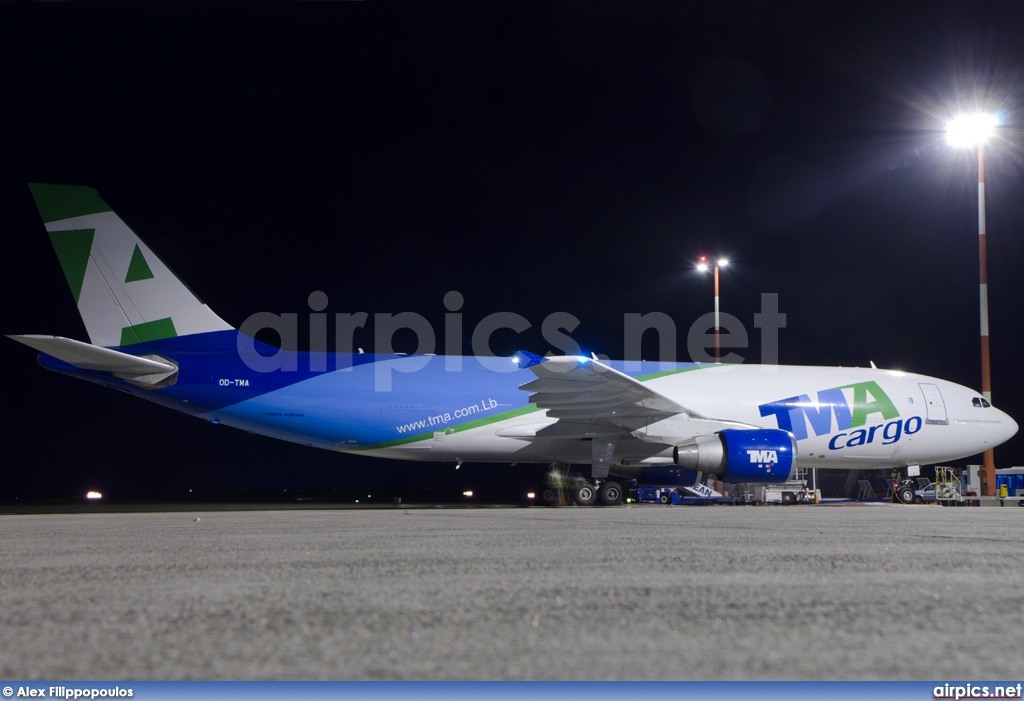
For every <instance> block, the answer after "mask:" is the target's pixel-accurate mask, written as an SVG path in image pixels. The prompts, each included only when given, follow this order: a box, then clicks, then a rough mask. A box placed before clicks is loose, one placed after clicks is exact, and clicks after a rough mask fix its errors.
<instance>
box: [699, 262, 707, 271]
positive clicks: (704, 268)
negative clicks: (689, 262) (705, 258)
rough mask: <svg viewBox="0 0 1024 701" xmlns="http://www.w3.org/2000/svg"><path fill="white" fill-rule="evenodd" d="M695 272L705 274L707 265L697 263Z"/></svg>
mask: <svg viewBox="0 0 1024 701" xmlns="http://www.w3.org/2000/svg"><path fill="white" fill-rule="evenodd" d="M697 270H699V271H701V272H702V273H706V272H707V271H708V264H707V263H697Z"/></svg>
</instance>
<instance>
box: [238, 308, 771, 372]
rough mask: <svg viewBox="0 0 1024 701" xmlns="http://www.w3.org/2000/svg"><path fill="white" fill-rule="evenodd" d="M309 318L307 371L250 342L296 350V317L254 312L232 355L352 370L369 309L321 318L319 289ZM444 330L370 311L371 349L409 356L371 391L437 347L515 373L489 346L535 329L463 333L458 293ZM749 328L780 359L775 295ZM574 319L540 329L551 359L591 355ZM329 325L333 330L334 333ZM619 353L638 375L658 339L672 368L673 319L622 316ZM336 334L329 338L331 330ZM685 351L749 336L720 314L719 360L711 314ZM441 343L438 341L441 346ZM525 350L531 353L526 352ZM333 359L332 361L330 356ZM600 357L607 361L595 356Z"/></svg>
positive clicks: (482, 326) (722, 358)
mask: <svg viewBox="0 0 1024 701" xmlns="http://www.w3.org/2000/svg"><path fill="white" fill-rule="evenodd" d="M307 302H308V305H309V309H310V313H309V315H308V316H309V319H308V326H309V349H310V351H311V352H310V353H309V354H308V355H307V356H305V357H307V358H308V361H307V362H308V363H309V367H308V368H300V367H299V358H300V354H297V353H293V352H288V351H286V350H278V351H276V352H274V353H270V354H264V353H261V352H260V350H259V349H260V345H259V344H258V343H257V342H256V341H255V339H256V337H257V335H258V334H261V333H263V332H266V331H271V332H273V333H275V334H276V335H277V336H278V338H279V339H280V346H281V348H285V349H288V348H297V347H298V345H299V314H297V313H282V314H275V313H272V312H257V313H255V314H252V315H250V316H249V317H248V318H247V319H246V320H245V321H244V322H243V323H242V325H241V326H240V327H239V331H240V332H241V333H239V334H238V336H237V339H238V340H237V350H238V354H239V356H240V358H241V359H242V361H243V362H244V363H245V365H246V366H247V367H248V368H249V369H250V370H253V371H255V372H258V373H270V372H297V371H299V370H303V371H305V370H309V371H311V372H328V371H331V370H340V371H345V370H351V369H352V367H353V364H352V362H351V360H350V358H351V355H352V354H353V353H360V352H361V349H359V348H358V347H357V346H356V344H355V336H356V333H357V331H358V330H366V329H367V325H368V324H370V323H371V322H370V320H371V317H370V315H369V314H368V313H367V312H354V313H353V312H343V313H335V314H334V315H333V316H332V315H329V314H327V313H326V309H327V307H328V302H329V300H328V297H327V295H326V294H325V293H324V292H321V291H315V292H313V293H311V294H310V295H309V298H308V300H307ZM443 304H444V309H445V313H444V328H443V330H442V331H441V333H438V332H437V331H436V330H435V329H434V327H433V326H432V325H431V323H430V322H429V321H428V320H427V318H426V317H424V316H423V315H421V314H418V313H416V312H401V313H398V314H390V313H375V314H374V315H373V317H372V330H373V350H374V352H375V353H377V354H380V355H408V358H406V359H404V360H403V362H402V363H401V364H400V365H395V364H390V365H389V364H380V363H378V364H377V365H378V366H379V367H378V368H377V369H376V372H378V373H379V374H380V377H379V378H377V380H376V381H375V386H376V389H378V390H385V391H386V390H389V389H390V388H391V375H392V373H394V372H415V371H417V370H419V369H422V368H423V367H425V366H426V365H427V364H428V363H429V362H430V360H431V356H433V355H436V354H437V353H438V350H439V346H440V350H441V352H442V355H444V370H445V372H459V371H461V370H462V369H463V365H464V363H466V362H477V363H479V364H480V365H481V366H483V367H484V368H486V369H488V370H491V371H492V372H514V371H515V370H517V369H518V366H517V365H516V364H515V363H513V362H510V359H509V358H508V357H501V356H497V355H496V354H495V353H494V352H493V349H492V339H493V337H494V336H495V334H498V333H503V334H507V333H508V332H509V331H511V332H512V333H514V334H516V335H520V334H523V333H525V332H527V331H528V330H531V329H535V328H537V327H536V325H535V324H534V322H532V321H531V320H530V319H528V318H526V317H525V316H523V315H522V314H517V313H516V312H508V311H502V312H495V313H492V314H488V315H487V316H485V317H483V318H482V319H480V320H479V321H478V322H477V323H476V324H475V325H474V326H473V327H472V329H467V328H466V323H465V319H464V318H463V316H464V315H463V314H462V313H461V310H462V307H463V305H464V304H465V298H464V297H463V295H462V294H461V293H460V292H458V291H457V290H452V291H450V292H448V293H447V294H446V295H445V296H444V300H443ZM752 321H753V328H754V329H755V330H756V332H757V334H758V337H759V340H760V356H761V363H762V364H763V365H776V364H778V362H779V331H780V330H781V329H784V328H785V327H786V315H785V314H783V313H781V312H780V311H779V295H778V293H775V292H771V293H768V292H766V293H762V294H761V310H760V311H759V312H757V313H755V314H754V315H753V320H752ZM580 323H581V322H580V319H579V317H577V316H575V315H574V314H571V313H569V312H563V311H560V312H553V313H551V314H548V315H547V316H545V317H544V319H543V320H542V321H541V323H540V324H539V328H540V331H541V336H542V337H543V339H544V342H545V343H547V344H548V345H549V346H550V347H552V348H554V349H555V352H554V353H549V355H588V354H587V353H585V352H584V350H583V349H582V348H581V347H580V344H579V343H578V342H577V341H576V340H575V339H574V338H573V336H572V334H573V332H575V331H577V329H578V328H579V326H580ZM332 326H333V328H331V327H332ZM621 328H622V333H623V336H622V338H623V346H622V347H623V351H624V353H623V355H624V356H625V358H626V359H627V360H626V361H625V369H626V371H627V372H628V371H630V370H639V369H640V367H641V366H640V360H638V358H640V357H641V355H642V353H641V348H642V345H643V342H644V340H645V338H646V339H648V340H649V339H651V338H652V337H653V338H656V339H657V346H658V354H657V356H656V357H654V358H648V359H650V360H658V361H662V362H669V363H674V362H677V361H678V360H680V358H679V356H678V339H679V338H680V333H679V329H678V327H677V325H676V322H675V321H674V320H673V319H672V317H670V316H669V315H668V314H665V313H664V312H647V313H639V312H636V313H626V314H623V319H622V327H621ZM332 330H333V334H332V333H330V331H332ZM399 334H401V335H403V336H404V337H406V338H407V337H408V336H409V334H412V335H413V336H414V337H415V339H416V347H415V350H413V351H412V352H411V353H408V354H401V353H396V350H395V348H394V344H395V338H396V336H397V335H399ZM685 338H686V352H687V355H688V356H689V357H688V358H686V359H684V360H688V361H690V362H695V363H716V362H720V363H722V364H723V365H737V364H741V363H743V362H744V361H745V359H746V358H745V357H744V356H743V355H741V354H740V353H738V352H736V351H741V350H746V349H749V348H750V347H751V345H750V338H751V334H750V333H749V332H748V329H747V326H746V325H745V324H744V323H743V321H742V320H740V319H739V318H738V317H736V316H734V315H732V314H726V313H720V314H719V333H718V334H717V340H718V349H719V351H720V355H719V357H717V358H716V357H715V348H716V334H715V314H714V313H713V312H709V313H707V314H704V315H702V316H700V317H698V318H697V319H696V320H694V322H693V323H692V324H691V325H690V327H689V329H688V330H687V331H686V336H685ZM439 339H440V340H441V343H440V344H439V342H438V341H439ZM467 339H468V340H469V345H470V348H471V355H469V356H464V355H463V349H464V348H465V341H466V340H467ZM527 350H529V349H527ZM332 358H333V359H334V361H333V363H332V361H331V359H332ZM598 358H600V359H605V360H606V359H607V357H606V356H601V355H599V356H598Z"/></svg>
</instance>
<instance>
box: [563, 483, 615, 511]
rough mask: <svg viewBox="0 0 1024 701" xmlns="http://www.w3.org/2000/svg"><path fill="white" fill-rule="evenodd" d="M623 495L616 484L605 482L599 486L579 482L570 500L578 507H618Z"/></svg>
mask: <svg viewBox="0 0 1024 701" xmlns="http://www.w3.org/2000/svg"><path fill="white" fill-rule="evenodd" d="M623 498H624V493H623V489H622V485H621V484H619V483H618V482H611V481H605V482H602V483H601V484H600V485H599V486H594V485H593V484H591V483H590V482H581V483H580V484H579V485H577V486H576V488H575V489H573V492H572V500H573V502H574V503H576V504H578V505H580V506H593V505H594V504H600V505H601V506H618V505H619V504H621V503H622V501H623Z"/></svg>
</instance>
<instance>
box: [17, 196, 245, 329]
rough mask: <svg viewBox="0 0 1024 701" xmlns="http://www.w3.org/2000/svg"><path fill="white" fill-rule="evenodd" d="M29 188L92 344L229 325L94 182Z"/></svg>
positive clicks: (221, 327)
mask: <svg viewBox="0 0 1024 701" xmlns="http://www.w3.org/2000/svg"><path fill="white" fill-rule="evenodd" d="M29 189H31V190H32V197H33V198H34V199H35V201H36V207H37V208H38V209H39V214H40V216H42V218H43V222H44V223H45V224H46V230H47V232H49V234H50V241H51V243H53V248H54V250H55V251H56V252H57V258H58V259H59V260H60V265H61V267H62V268H63V269H64V276H65V277H66V278H67V281H68V285H69V286H70V287H71V293H72V294H73V295H74V297H75V302H76V303H77V304H78V313H79V314H81V315H82V321H84V322H85V328H86V331H88V333H89V340H90V341H92V343H93V345H97V346H105V347H111V346H128V345H132V344H134V343H141V342H143V341H156V340H160V339H162V338H170V337H173V336H188V335H191V334H197V333H206V332H208V331H223V330H227V329H230V328H231V326H230V325H229V324H228V323H227V322H225V321H224V320H223V319H221V318H220V317H219V316H217V315H216V314H214V313H213V311H212V310H211V309H210V308H209V307H207V306H206V305H205V304H203V303H202V302H201V301H200V300H199V299H198V298H197V297H196V296H195V295H194V294H192V292H191V291H190V290H189V289H188V288H187V287H186V286H185V285H184V283H182V282H181V280H179V279H178V278H177V277H175V275H174V273H172V272H171V271H170V269H168V267H167V266H166V265H164V263H163V262H162V261H161V260H160V259H159V258H157V257H156V255H155V254H154V253H153V252H152V251H151V250H150V249H149V247H148V246H146V244H145V243H143V242H142V240H141V239H139V237H138V236H136V235H135V232H133V231H132V230H131V229H129V228H128V226H127V225H126V224H125V223H124V222H123V221H121V218H120V217H118V216H117V215H116V214H115V213H114V212H113V211H112V210H111V209H110V207H109V206H108V205H107V204H106V202H104V201H103V200H102V199H100V196H99V194H97V192H96V191H95V190H93V189H92V188H88V187H82V186H79V185H40V184H36V183H29Z"/></svg>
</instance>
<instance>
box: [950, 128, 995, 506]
mask: <svg viewBox="0 0 1024 701" xmlns="http://www.w3.org/2000/svg"><path fill="white" fill-rule="evenodd" d="M997 124H998V120H997V119H996V118H995V116H994V115H990V114H980V113H979V114H971V115H960V116H958V117H956V118H955V119H953V120H952V121H951V122H949V123H948V124H947V125H946V140H947V141H948V142H949V144H950V146H953V147H955V148H971V147H977V149H978V266H979V268H978V272H979V278H978V279H979V285H980V292H979V294H980V300H981V393H982V394H983V395H984V396H985V399H987V400H988V401H989V403H991V402H992V374H991V365H990V362H989V345H988V270H987V268H988V257H987V254H986V252H985V141H986V140H987V139H988V138H989V137H990V136H991V135H992V132H993V131H994V130H995V127H996V125H997ZM981 487H982V492H983V494H982V496H994V495H995V488H996V463H995V457H994V455H993V453H992V450H991V448H990V449H989V450H986V451H985V454H984V459H983V472H982V485H981Z"/></svg>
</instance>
